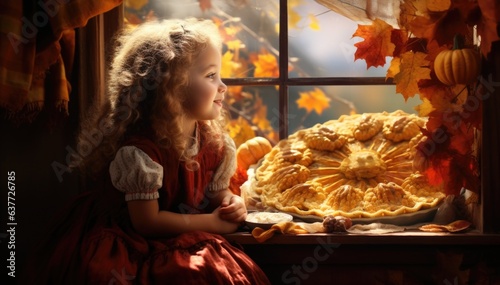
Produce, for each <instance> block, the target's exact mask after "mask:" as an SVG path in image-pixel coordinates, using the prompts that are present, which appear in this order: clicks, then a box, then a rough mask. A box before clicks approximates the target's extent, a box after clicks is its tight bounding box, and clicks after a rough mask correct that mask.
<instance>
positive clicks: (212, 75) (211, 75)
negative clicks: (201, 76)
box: [207, 72, 217, 79]
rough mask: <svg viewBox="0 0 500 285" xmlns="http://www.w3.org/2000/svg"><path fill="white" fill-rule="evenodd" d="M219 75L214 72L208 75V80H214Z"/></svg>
mask: <svg viewBox="0 0 500 285" xmlns="http://www.w3.org/2000/svg"><path fill="white" fill-rule="evenodd" d="M216 75H217V74H216V73H215V72H212V73H210V74H208V75H207V77H208V78H210V79H214V77H215V76H216Z"/></svg>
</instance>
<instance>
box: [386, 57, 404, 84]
mask: <svg viewBox="0 0 500 285" xmlns="http://www.w3.org/2000/svg"><path fill="white" fill-rule="evenodd" d="M400 65H401V59H400V58H399V57H393V58H392V60H391V65H390V66H389V68H388V69H387V73H386V76H385V79H387V78H394V76H396V74H398V73H399V71H400V69H399V66H400Z"/></svg>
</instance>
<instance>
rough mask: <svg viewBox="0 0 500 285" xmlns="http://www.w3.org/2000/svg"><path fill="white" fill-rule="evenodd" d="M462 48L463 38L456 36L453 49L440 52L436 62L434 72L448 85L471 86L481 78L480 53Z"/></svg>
mask: <svg viewBox="0 0 500 285" xmlns="http://www.w3.org/2000/svg"><path fill="white" fill-rule="evenodd" d="M462 46H463V45H462V39H461V37H460V36H455V39H454V44H453V49H452V50H444V51H442V52H440V53H439V54H438V55H437V56H436V59H435V60H434V72H435V73H436V76H437V78H438V79H439V81H441V82H442V83H444V84H446V85H456V84H470V83H473V82H474V81H475V80H477V77H478V76H479V72H480V70H479V65H480V57H479V53H478V52H477V51H476V50H474V49H471V48H462Z"/></svg>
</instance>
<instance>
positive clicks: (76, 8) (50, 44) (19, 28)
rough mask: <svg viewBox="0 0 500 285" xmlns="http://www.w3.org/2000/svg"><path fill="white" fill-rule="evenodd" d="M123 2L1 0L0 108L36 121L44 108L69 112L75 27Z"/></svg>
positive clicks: (23, 118) (19, 116)
mask: <svg viewBox="0 0 500 285" xmlns="http://www.w3.org/2000/svg"><path fill="white" fill-rule="evenodd" d="M121 2H122V0H43V1H1V2H0V108H3V109H6V110H7V113H8V114H9V116H10V118H11V119H12V120H16V121H20V122H24V121H30V120H32V119H33V118H34V117H35V116H36V115H37V114H38V112H39V111H40V110H41V109H42V108H45V109H46V110H48V111H51V112H62V113H63V114H66V115H67V112H68V101H69V94H70V91H71V86H70V84H69V82H68V78H69V75H70V73H71V69H72V68H73V60H74V53H75V31H74V29H75V28H78V27H83V26H85V25H86V23H87V21H88V19H90V18H92V17H94V16H96V15H98V14H101V13H104V12H106V11H108V10H111V9H113V8H114V7H116V6H118V5H120V4H121ZM31 3H32V4H31Z"/></svg>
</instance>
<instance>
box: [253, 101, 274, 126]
mask: <svg viewBox="0 0 500 285" xmlns="http://www.w3.org/2000/svg"><path fill="white" fill-rule="evenodd" d="M254 110H255V113H254V115H253V118H252V123H253V124H254V125H256V126H257V127H258V128H259V129H260V130H261V131H269V130H272V126H271V122H269V120H268V119H267V106H266V105H265V104H264V101H263V100H262V98H261V97H260V96H256V98H255V102H254Z"/></svg>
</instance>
